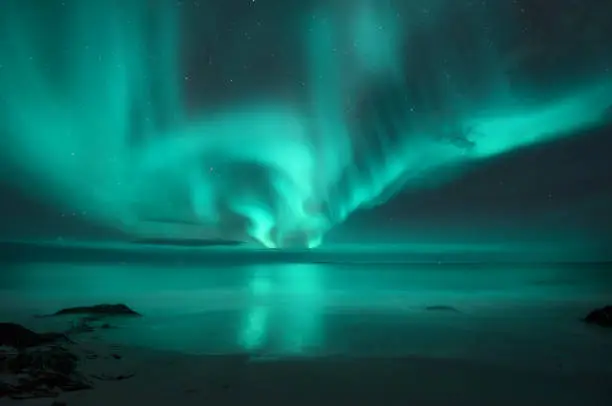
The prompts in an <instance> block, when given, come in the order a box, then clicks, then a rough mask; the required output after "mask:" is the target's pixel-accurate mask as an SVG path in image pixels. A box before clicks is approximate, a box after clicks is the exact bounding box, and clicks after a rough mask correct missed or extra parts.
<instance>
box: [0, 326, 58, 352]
mask: <svg viewBox="0 0 612 406" xmlns="http://www.w3.org/2000/svg"><path fill="white" fill-rule="evenodd" d="M58 341H68V338H67V337H66V336H65V335H64V334H62V333H36V332H34V331H32V330H29V329H27V328H25V327H23V326H22V325H20V324H15V323H0V345H3V346H7V347H13V348H17V349H24V348H29V347H37V346H41V345H46V344H51V343H55V342H58Z"/></svg>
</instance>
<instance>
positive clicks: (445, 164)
mask: <svg viewBox="0 0 612 406" xmlns="http://www.w3.org/2000/svg"><path fill="white" fill-rule="evenodd" d="M227 3H228V4H229V3H232V4H233V3H235V5H233V6H231V7H236V8H237V9H240V10H242V11H243V12H244V11H245V10H247V9H249V10H251V12H252V13H253V18H252V19H247V18H246V17H245V18H244V20H245V21H242V23H241V24H242V25H244V28H234V31H232V32H233V34H232V33H229V32H228V31H227V30H226V28H224V27H225V26H224V25H223V21H224V20H223V18H222V16H223V13H224V12H225V13H227V9H229V8H231V7H230V5H224V6H221V5H220V2H213V1H200V2H187V1H185V2H177V1H170V0H158V1H155V2H150V1H146V0H107V1H102V0H99V1H97V0H86V1H84V0H66V1H44V0H2V13H1V14H0V134H2V136H1V138H0V169H2V174H3V175H6V176H3V177H4V178H6V179H9V180H10V181H11V182H12V183H13V184H15V185H16V186H17V187H19V188H22V189H23V190H24V191H26V192H27V193H28V194H31V195H34V196H35V197H36V198H39V199H41V200H45V201H52V202H54V203H55V204H57V205H58V206H60V207H62V208H63V209H64V210H67V211H75V212H79V213H86V214H87V219H88V221H91V222H94V223H98V224H103V225H105V226H108V227H110V228H116V229H119V230H121V231H122V232H124V233H126V234H128V235H133V236H142V235H164V234H171V233H173V231H172V226H171V224H172V223H176V224H180V223H188V224H192V225H195V226H196V227H197V229H199V230H201V232H202V234H203V235H206V236H211V235H213V236H214V235H218V234H224V233H225V234H224V235H228V234H229V235H232V236H234V237H235V238H240V239H247V238H248V239H251V240H254V241H256V242H258V243H260V244H261V245H263V246H265V247H268V248H282V247H286V246H293V245H298V246H307V247H310V248H314V247H317V246H319V245H321V244H322V243H324V241H325V236H326V234H327V233H328V231H330V230H331V229H334V228H338V227H342V225H343V223H344V222H345V220H347V218H349V216H351V215H352V214H353V213H355V212H356V211H359V210H369V209H372V208H373V207H375V206H378V205H381V204H384V203H385V202H387V201H389V200H390V199H392V198H393V197H394V196H395V195H396V194H398V193H402V192H405V191H409V190H415V189H418V188H422V187H423V186H425V185H427V186H429V185H433V186H436V185H439V184H443V183H444V182H448V181H450V180H452V179H456V178H458V177H461V176H462V175H463V173H464V169H465V167H466V165H467V164H470V165H478V164H479V162H482V161H487V160H491V159H497V157H500V156H503V155H504V154H507V153H509V152H511V151H514V150H517V149H521V148H530V147H532V146H534V145H540V144H542V143H547V142H553V141H556V140H559V139H561V138H564V137H575V136H576V137H577V136H580V134H581V130H584V129H588V128H590V127H593V126H596V125H600V124H602V123H604V122H605V121H606V120H610V118H611V116H610V106H612V73H611V71H610V66H612V52H611V51H610V47H609V44H607V43H602V41H595V40H590V41H587V40H584V41H585V43H584V44H583V43H580V41H578V40H575V37H576V35H575V34H574V33H572V32H570V31H571V30H568V29H559V30H557V31H555V30H554V29H552V28H551V29H548V30H547V34H548V35H549V36H551V37H553V38H548V39H547V40H548V41H552V42H556V43H564V44H565V45H566V46H565V47H563V46H559V48H560V49H557V48H555V49H554V50H553V49H552V48H550V47H549V48H546V52H544V51H542V52H540V51H541V49H539V48H538V47H537V46H534V47H533V48H532V49H531V50H530V51H529V52H526V51H521V52H518V51H516V50H517V49H521V50H524V47H521V44H523V43H524V42H525V41H533V40H534V39H533V38H535V37H536V34H535V33H533V32H531V31H528V32H526V31H525V29H526V28H525V27H528V21H526V20H527V19H528V18H527V17H525V15H526V14H527V15H533V14H535V11H534V9H537V6H536V5H535V3H537V2H535V1H532V2H529V1H524V2H510V1H507V2H506V1H499V2H493V1H491V2H490V3H491V4H489V2H472V1H467V0H466V1H463V0H461V1H450V0H448V1H444V0H437V1H432V0H411V1H400V0H397V1H394V0H358V1H357V0H356V1H351V2H348V1H340V0H339V1H333V2H324V1H320V2H317V1H307V2H303V4H300V5H299V6H298V5H294V6H290V5H287V4H284V5H283V2H281V1H268V0H256V1H251V0H248V1H247V0H244V1H238V0H235V1H228V2H227ZM285 3H288V2H285ZM493 3H495V4H493ZM522 3H525V4H522ZM531 3H533V4H531ZM558 3H559V6H558V7H560V8H562V7H566V8H568V9H567V10H566V13H565V14H572V13H573V15H574V17H575V18H579V16H578V15H577V14H578V13H576V12H572V13H570V12H571V11H572V10H569V8H570V7H572V2H570V1H559V2H558ZM530 4H531V5H530ZM573 7H578V6H573ZM601 8H602V10H599V11H597V12H593V15H595V14H597V15H598V16H601V17H600V18H601V21H602V22H605V21H610V20H606V17H605V16H606V15H607V16H610V15H611V14H610V10H604V8H605V7H604V6H602V7H601ZM608 8H610V7H608ZM224 10H225V11H224ZM258 10H259V11H258ZM272 10H277V11H275V12H274V11H272ZM265 14H274V18H272V20H274V21H273V22H272V23H266V24H268V25H265V26H264V25H263V24H259V20H258V19H257V18H256V16H257V15H265ZM249 18H250V17H249ZM585 18H586V17H585ZM270 24H271V25H270ZM602 24H603V23H602ZM602 24H600V25H599V26H598V25H597V24H595V22H593V23H592V24H591V25H593V26H594V27H598V28H599V31H598V32H597V33H594V34H593V33H591V34H590V35H591V36H592V37H593V36H594V37H597V38H609V37H611V36H612V28H611V27H610V26H611V25H612V24H610V23H608V24H607V25H606V24H603V26H601V25H602ZM234 25H238V23H236V24H234ZM240 27H242V26H240ZM253 27H255V28H253ZM257 27H259V28H257ZM262 27H263V28H262ZM256 29H259V30H260V31H262V30H268V31H269V33H268V34H266V35H263V34H262V35H261V37H262V38H264V37H265V38H266V41H268V40H269V38H268V37H271V36H274V35H275V34H274V33H276V34H278V33H281V32H282V33H284V38H283V39H282V40H281V38H276V40H277V42H283V41H285V42H286V44H285V43H283V44H281V45H276V46H272V45H270V44H266V43H265V42H266V41H264V40H263V39H261V40H259V42H258V43H257V44H255V43H254V42H244V41H243V42H238V41H235V40H234V41H232V39H233V38H235V37H237V36H238V35H240V37H241V38H243V39H244V38H245V37H249V36H251V35H255V34H251V31H252V30H256ZM249 30H251V31H249ZM236 33H239V34H236ZM540 34H541V33H540ZM215 35H216V36H217V37H219V38H218V41H219V42H220V43H223V44H224V45H223V46H222V47H220V49H223V51H219V50H214V49H212V48H214V47H211V46H209V45H208V44H209V40H210V37H211V36H215ZM555 35H558V37H554V36H555ZM245 41H246V40H245ZM253 41H254V40H253ZM572 41H574V42H572ZM604 42H605V41H604ZM289 44H290V45H289ZM585 44H589V46H585ZM606 45H607V46H606ZM541 47H545V46H544V45H542V46H541ZM279 48H280V49H282V50H283V55H277V51H274V49H279ZM534 49H535V50H534ZM547 52H548V53H547ZM196 54H197V59H198V60H200V63H198V64H195V63H193V62H192V61H191V62H190V58H191V59H193V58H194V56H193V55H196ZM264 54H265V55H267V56H266V57H265V58H264V57H263V56H262V55H264ZM272 54H273V55H274V57H275V58H277V59H279V58H281V59H282V61H283V62H282V63H281V62H276V63H272V62H270V55H272ZM219 55H221V56H219ZM534 55H535V56H534ZM567 55H569V57H568V56H567ZM213 57H214V58H219V59H220V60H221V61H222V62H223V64H221V65H220V67H219V66H216V65H215V68H214V69H213V68H212V67H211V66H212V65H211V63H209V62H210V61H212V60H213V59H214V58H213ZM211 58H212V59H211ZM262 60H263V61H264V62H261V61H262ZM534 60H537V61H538V62H540V60H545V61H546V63H544V62H542V63H541V65H543V66H545V67H546V69H543V68H540V67H539V66H540V65H539V64H538V63H536V62H534ZM201 61H207V62H205V63H202V62H201ZM550 61H552V62H550ZM568 61H571V62H572V63H576V66H570V65H571V64H570V62H568ZM577 61H580V62H581V63H582V64H581V65H580V66H579V65H578V62H577ZM266 63H267V64H268V65H269V66H268V65H266ZM249 64H250V65H249ZM257 64H259V66H260V69H259V70H257V69H249V70H246V69H242V67H243V66H247V65H248V66H253V65H257ZM533 65H537V68H534V67H533ZM261 66H263V67H261ZM278 66H281V67H282V68H283V69H280V68H278ZM277 68H278V69H280V71H282V73H279V72H277V71H276V70H275V69H277ZM241 69H242V71H241ZM542 70H544V71H545V72H544V73H542ZM266 71H270V72H272V73H270V72H266ZM568 72H570V73H568ZM275 73H276V74H275ZM221 82H223V83H224V85H223V86H222V85H221ZM198 83H199V85H198ZM202 83H206V84H209V85H208V86H209V87H208V89H207V87H206V86H204V85H202ZM271 83H273V85H272V84H271ZM247 84H248V85H249V86H247ZM234 85H235V86H234ZM160 219H163V220H164V221H165V222H164V223H156V222H155V220H160ZM169 224H170V225H169ZM227 230H231V231H230V232H228V231H227Z"/></svg>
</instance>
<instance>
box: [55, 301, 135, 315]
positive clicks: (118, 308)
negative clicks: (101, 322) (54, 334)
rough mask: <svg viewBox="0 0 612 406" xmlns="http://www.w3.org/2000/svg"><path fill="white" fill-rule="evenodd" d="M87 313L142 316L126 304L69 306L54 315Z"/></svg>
mask: <svg viewBox="0 0 612 406" xmlns="http://www.w3.org/2000/svg"><path fill="white" fill-rule="evenodd" d="M75 314H86V315H96V316H141V314H140V313H138V312H136V311H134V310H132V309H130V308H129V307H128V306H126V305H124V304H100V305H94V306H79V307H69V308H66V309H61V310H58V311H57V312H55V313H53V314H52V315H53V316H62V315H75Z"/></svg>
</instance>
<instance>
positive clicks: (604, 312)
mask: <svg viewBox="0 0 612 406" xmlns="http://www.w3.org/2000/svg"><path fill="white" fill-rule="evenodd" d="M584 322H585V323H589V324H596V325H598V326H602V327H612V306H605V307H602V308H600V309H595V310H593V311H591V312H590V313H589V314H588V315H587V316H586V317H585V318H584Z"/></svg>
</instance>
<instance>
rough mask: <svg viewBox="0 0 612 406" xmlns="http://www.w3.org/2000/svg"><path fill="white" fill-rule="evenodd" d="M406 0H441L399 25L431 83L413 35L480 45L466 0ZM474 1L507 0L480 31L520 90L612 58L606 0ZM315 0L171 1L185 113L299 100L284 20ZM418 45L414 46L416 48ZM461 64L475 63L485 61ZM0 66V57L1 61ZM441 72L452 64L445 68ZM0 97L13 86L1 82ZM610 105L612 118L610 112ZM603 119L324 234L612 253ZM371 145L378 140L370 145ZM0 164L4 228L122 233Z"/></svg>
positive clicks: (551, 93)
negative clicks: (416, 19)
mask: <svg viewBox="0 0 612 406" xmlns="http://www.w3.org/2000/svg"><path fill="white" fill-rule="evenodd" d="M30 3H32V4H36V3H37V2H36V1H31V2H30ZM38 3H40V2H38ZM294 3H295V4H294ZM337 3H338V5H337V8H338V10H343V11H346V12H347V13H348V10H351V7H353V6H351V3H350V2H348V1H345V2H342V1H339V2H337ZM405 3H406V4H407V3H410V4H409V5H406V4H404V5H403V6H402V10H400V11H399V12H398V13H404V14H405V17H403V18H402V19H401V21H405V24H407V25H409V21H410V15H411V13H416V12H421V13H428V12H430V11H428V8H429V7H432V8H436V7H437V8H439V9H445V10H446V9H448V10H446V11H444V12H440V15H441V16H442V17H441V22H440V23H439V24H438V25H436V26H435V27H434V28H430V29H428V30H425V31H423V30H421V31H419V30H418V29H414V30H413V29H412V28H410V29H409V32H411V33H413V34H414V35H413V36H412V37H410V38H417V40H418V41H425V42H424V44H425V45H423V44H421V45H419V46H416V45H415V42H414V41H413V42H411V41H410V40H408V41H407V42H406V44H405V45H404V49H403V52H402V56H403V57H404V58H406V59H409V63H405V64H403V65H402V66H404V69H405V71H404V72H403V76H405V77H406V78H412V80H413V81H416V82H426V83H428V81H432V79H431V78H430V76H431V75H434V74H433V73H432V71H435V72H438V73H436V74H439V72H441V71H444V70H445V69H446V68H444V67H442V66H439V65H438V64H436V63H435V62H436V61H438V59H437V58H438V56H435V57H434V56H431V55H433V54H431V55H430V56H427V54H426V53H424V52H423V51H419V49H425V48H428V47H429V46H431V47H433V44H439V43H445V41H452V43H453V44H454V45H453V44H451V45H449V47H450V48H451V49H452V48H453V46H455V47H458V49H459V55H461V54H462V55H464V56H465V58H464V60H463V61H462V63H460V64H455V65H453V66H454V68H453V69H454V71H455V72H459V71H461V72H470V69H471V68H470V65H471V64H473V63H474V64H478V63H479V61H478V59H472V57H471V54H470V49H471V45H470V43H469V42H466V41H470V38H474V36H469V35H467V34H465V38H462V35H463V34H462V33H463V30H462V28H461V27H462V24H461V21H463V20H462V17H461V14H460V13H465V12H466V11H465V10H466V9H465V8H459V7H456V10H455V9H454V8H452V7H451V6H449V3H450V0H449V1H446V2H444V1H441V0H440V1H437V2H435V1H434V2H431V1H430V2H425V1H413V2H410V1H408V2H405ZM457 3H466V4H467V3H469V2H467V1H462V2H459V1H458V2H457ZM471 3H473V5H472V7H473V12H470V13H471V14H476V13H483V15H485V14H484V13H490V12H492V13H493V14H496V13H502V12H509V11H508V10H511V11H512V12H513V13H514V14H513V15H516V16H517V18H516V19H515V20H513V21H514V22H513V25H512V26H511V27H510V25H509V26H507V27H501V28H500V27H495V24H496V21H491V20H488V19H487V18H481V20H482V21H489V23H490V24H491V25H492V27H489V28H491V29H490V30H488V28H487V27H485V28H486V29H485V30H484V31H486V32H489V31H490V32H491V34H490V35H491V36H492V37H495V38H494V39H495V41H496V43H498V44H501V45H500V47H499V48H498V50H499V49H501V51H499V53H500V55H501V56H500V58H501V60H504V61H506V68H505V69H504V71H505V72H506V74H507V75H508V77H509V78H510V80H509V82H510V84H511V87H512V88H513V89H515V90H517V91H521V90H522V89H527V88H528V89H530V94H531V95H532V96H533V102H534V103H535V102H536V101H546V100H554V99H555V97H560V94H561V93H562V92H564V91H569V92H571V91H572V90H571V89H572V86H574V85H575V86H578V85H580V84H581V83H582V82H584V81H585V80H586V79H588V78H589V77H595V76H596V75H605V73H606V72H609V73H610V72H612V71H611V69H612V48H610V45H609V38H612V5H607V6H606V4H604V3H606V2H604V1H601V2H595V1H591V2H588V1H582V2H581V1H572V0H563V1H556V2H552V1H542V0H522V1H518V0H514V1H510V0H507V1H490V2H487V1H473V2H471ZM489 3H491V4H489ZM493 3H496V4H495V5H493ZM500 3H503V4H501V5H500ZM427 4H430V5H431V6H427ZM317 5H318V2H317V1H315V0H309V1H300V2H288V1H282V0H224V1H222V2H221V1H218V2H207V1H205V0H201V1H180V2H176V5H175V7H177V9H178V12H179V14H180V21H181V24H180V32H181V39H180V41H179V42H180V48H179V49H178V52H179V54H180V66H181V72H180V75H181V76H182V77H181V78H180V79H181V86H182V89H181V91H182V93H183V103H184V105H185V111H186V115H187V116H189V117H191V116H195V115H197V114H198V111H200V110H201V109H202V108H208V109H214V108H215V107H216V106H222V105H225V104H228V103H233V102H235V101H236V100H243V99H244V100H248V99H250V98H253V97H255V96H257V95H259V94H262V93H263V92H265V93H266V94H269V95H273V96H278V97H286V96H289V95H290V96H291V97H293V96H295V97H296V98H297V99H298V103H302V102H305V101H304V100H299V99H300V98H301V97H303V96H304V97H305V94H306V93H307V92H306V90H305V89H307V88H308V85H309V78H308V73H307V71H306V68H305V66H306V65H307V61H305V59H304V56H303V52H302V51H301V50H300V41H301V39H300V36H299V35H297V33H296V29H295V28H296V27H298V26H299V25H300V22H301V21H302V19H303V16H304V15H305V14H306V13H308V12H309V10H312V9H314V8H315V7H317ZM151 7H155V6H151ZM493 9H494V10H493ZM468 10H472V9H469V8H468ZM491 10H493V11H491ZM504 10H505V11H504ZM431 12H433V11H431ZM487 15H488V14H487ZM481 20H479V21H481ZM499 21H502V20H501V19H500V20H498V22H499ZM504 21H505V20H504ZM0 23H1V22H0ZM483 24H484V23H483ZM481 28H482V27H481ZM466 31H467V28H466ZM484 31H483V32H484ZM430 37H431V40H430V39H429V38H430ZM476 37H478V36H476ZM418 38H421V39H420V40H419V39H418ZM423 38H425V39H423ZM417 40H415V41H417ZM423 47H425V48H423ZM461 47H463V48H461ZM339 52H342V50H340V51H339ZM415 55H416V56H423V57H422V60H421V59H419V58H418V57H415ZM457 60H460V61H461V58H457ZM508 61H510V62H508ZM0 62H2V61H1V60H0ZM152 63H155V61H152ZM0 67H1V65H0ZM472 68H473V72H472V75H473V76H475V77H476V76H479V75H480V74H482V72H483V71H484V70H485V69H484V68H482V69H481V68H479V67H472ZM2 72H3V71H2V69H0V75H2ZM450 74H451V75H452V74H453V71H452V69H451V73H450ZM610 75H612V73H610ZM462 77H470V75H469V74H463V75H462ZM414 78H418V79H414ZM421 78H423V79H422V80H421ZM470 80H472V81H473V82H477V80H476V79H470ZM464 83H467V85H466V88H468V87H470V86H469V84H470V83H472V82H470V81H469V80H466V81H464ZM379 85H380V83H379V82H376V81H375V83H374V84H373V85H372V86H371V87H370V89H374V90H368V89H366V90H364V91H363V92H362V93H360V94H359V95H358V96H355V99H354V100H351V101H350V103H351V106H356V107H354V108H355V110H356V111H361V110H359V109H360V106H361V105H362V104H364V103H365V104H367V103H366V102H365V101H364V100H370V95H371V94H373V93H376V90H377V88H378V86H379ZM380 86H382V88H385V86H388V85H386V84H382V85H380ZM409 86H411V85H409ZM472 89H475V90H473V94H472V96H473V98H478V97H480V96H479V95H480V92H481V90H479V89H477V86H476V87H472ZM567 89H570V90H567ZM393 92H394V91H393V89H391V90H390V91H386V93H385V91H383V92H382V94H383V96H380V97H383V98H384V97H387V96H384V95H388V94H391V96H388V97H392V95H393ZM434 93H435V91H434ZM3 97H11V95H10V94H6V92H4V94H3ZM377 100H378V99H377ZM431 100H432V99H431V98H427V102H424V104H426V105H427V108H428V109H429V110H428V111H429V112H431V111H434V112H435V111H438V110H436V108H435V106H434V105H435V104H436V103H435V102H431ZM434 101H435V100H434ZM379 104H381V105H382V104H384V102H381V103H379ZM611 108H612V106H611ZM609 111H610V110H609ZM356 114H357V115H358V116H359V115H360V114H366V113H356ZM428 114H429V113H428ZM431 114H433V113H431ZM162 115H163V114H162ZM0 117H1V116H0ZM359 117H360V116H359ZM609 117H610V118H612V114H610V115H609ZM610 121H611V120H609V119H603V118H602V120H601V121H600V122H599V123H596V124H595V125H591V126H588V128H583V129H580V130H579V131H575V132H574V133H573V134H571V135H570V136H566V137H562V138H559V139H554V140H550V141H547V142H544V143H540V144H537V145H527V146H523V147H521V148H515V149H513V150H510V151H507V152H505V153H502V154H498V155H495V156H492V157H489V158H486V159H481V160H478V161H474V162H465V163H463V164H461V171H460V174H458V175H453V176H449V177H448V178H445V180H444V181H440V182H431V183H427V184H421V185H418V186H414V187H409V188H404V190H403V191H401V192H399V193H397V194H396V195H395V196H393V197H392V198H390V199H389V200H388V201H387V202H385V203H383V204H381V205H379V206H377V207H373V208H364V209H360V210H357V211H355V212H354V213H352V214H351V215H350V216H349V217H348V219H347V220H346V221H345V222H343V223H341V224H338V225H336V226H334V227H332V229H331V231H329V233H328V235H327V237H326V241H328V242H330V243H356V242H367V243H398V242H410V243H466V244H472V243H474V244H479V243H491V242H494V243H497V242H498V243H505V242H508V241H510V242H516V243H522V242H533V243H542V244H559V246H562V245H563V244H565V243H566V242H571V243H579V244H582V245H584V246H585V247H586V248H587V249H588V252H592V253H593V256H594V257H597V258H602V257H605V256H606V255H608V257H610V258H612V254H607V253H612V215H611V214H610V211H611V208H612V183H611V182H610V180H609V177H610V175H611V174H612V159H611V158H612V157H611V151H612V124H610ZM390 139H391V141H394V140H395V139H394V138H393V137H391V138H390ZM4 145H5V144H4ZM367 145H370V144H367ZM372 150H376V148H373V149H370V150H369V151H372ZM359 153H360V154H363V153H364V151H361V152H359ZM372 153H373V152H372ZM376 153H377V154H384V153H385V152H384V151H382V150H381V151H377V152H376ZM357 155H359V154H357ZM2 169H3V171H4V173H2V179H0V181H1V183H0V216H1V218H0V224H2V226H1V227H0V236H1V237H2V238H4V239H11V238H52V239H54V238H58V237H62V238H72V237H75V238H85V239H113V238H123V237H127V236H128V235H127V234H126V233H125V232H124V231H120V230H118V229H116V228H114V227H112V226H110V225H104V224H95V223H96V222H95V221H92V219H91V218H89V216H88V213H87V212H80V211H78V210H70V209H66V208H65V207H61V206H60V205H59V204H56V203H54V202H52V201H51V200H50V199H46V198H44V197H42V196H40V195H37V194H36V193H31V192H32V191H31V190H30V189H29V188H28V186H24V184H20V183H19V182H15V181H14V179H15V177H17V176H19V174H18V173H16V172H15V169H14V168H8V169H7V168H2ZM228 176H230V175H228ZM16 183H17V184H16ZM98 223H99V222H98ZM217 234H219V232H218V231H217ZM220 234H221V235H217V236H220V237H224V238H234V237H236V236H237V234H235V233H233V232H232V233H229V234H230V235H224V233H223V232H221V233H220Z"/></svg>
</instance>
